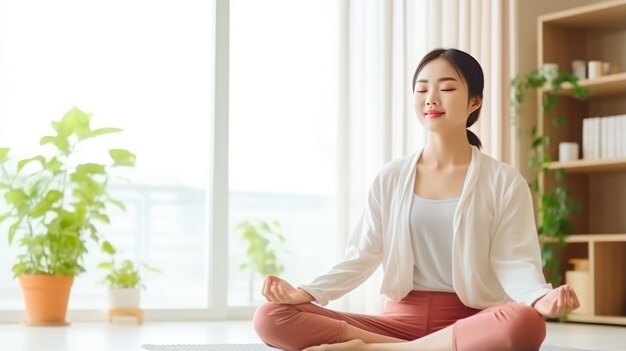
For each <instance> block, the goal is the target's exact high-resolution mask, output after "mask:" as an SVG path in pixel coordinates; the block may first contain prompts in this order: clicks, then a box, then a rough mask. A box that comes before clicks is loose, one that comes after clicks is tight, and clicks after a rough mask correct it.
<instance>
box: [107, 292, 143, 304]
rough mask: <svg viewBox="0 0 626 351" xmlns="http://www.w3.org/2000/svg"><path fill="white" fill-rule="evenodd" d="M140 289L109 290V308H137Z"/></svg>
mask: <svg viewBox="0 0 626 351" xmlns="http://www.w3.org/2000/svg"><path fill="white" fill-rule="evenodd" d="M140 298H141V289H139V288H109V308H111V309H113V308H139V301H140Z"/></svg>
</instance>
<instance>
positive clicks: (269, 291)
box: [265, 279, 278, 302]
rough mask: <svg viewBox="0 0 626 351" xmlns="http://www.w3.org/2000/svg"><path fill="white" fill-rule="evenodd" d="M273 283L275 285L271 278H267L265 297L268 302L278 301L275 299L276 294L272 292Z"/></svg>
mask: <svg viewBox="0 0 626 351" xmlns="http://www.w3.org/2000/svg"><path fill="white" fill-rule="evenodd" d="M274 285H276V282H274V281H273V280H272V279H269V280H268V281H267V285H266V286H265V297H266V298H267V300H268V301H270V302H278V301H277V299H276V295H275V294H274V288H273V287H274Z"/></svg>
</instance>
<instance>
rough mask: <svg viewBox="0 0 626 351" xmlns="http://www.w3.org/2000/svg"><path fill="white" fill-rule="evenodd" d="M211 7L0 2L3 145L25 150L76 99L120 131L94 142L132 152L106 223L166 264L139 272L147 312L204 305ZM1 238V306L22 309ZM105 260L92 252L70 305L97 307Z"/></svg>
mask: <svg viewBox="0 0 626 351" xmlns="http://www.w3.org/2000/svg"><path fill="white" fill-rule="evenodd" d="M214 8H215V4H214V1H206V0H175V1H174V0H170V1H149V0H133V1H93V0H92V1H86V0H80V1H78V0H58V1H53V2H52V1H45V0H39V1H35V0H25V1H2V2H1V3H0V145H3V146H4V145H8V146H11V147H12V148H13V149H14V150H15V151H16V152H19V153H23V154H24V155H31V154H33V153H34V152H36V151H37V150H38V149H37V150H36V149H35V146H36V145H37V143H38V141H39V137H40V136H41V135H42V134H43V133H44V132H48V131H51V127H50V121H51V120H57V119H59V118H61V117H62V116H63V114H64V113H65V112H66V111H67V110H69V108H71V107H72V106H77V107H78V108H80V109H82V110H84V111H86V112H90V113H93V124H94V126H101V127H102V126H113V127H119V128H122V129H124V132H123V133H121V134H119V135H117V136H107V137H106V138H107V140H103V141H102V142H103V143H106V146H109V145H114V146H119V147H124V148H128V149H129V150H131V151H133V152H134V153H136V154H137V166H136V167H135V168H134V169H131V170H130V171H128V172H124V174H123V176H124V177H126V178H127V180H128V181H126V182H120V183H116V184H114V185H113V189H112V191H113V193H114V194H115V195H116V196H117V197H118V198H119V199H121V200H123V201H125V202H126V205H127V207H128V210H127V212H125V213H124V212H121V211H119V212H115V211H112V212H113V214H114V216H113V217H112V219H111V221H112V225H111V226H109V227H106V228H104V230H105V232H106V233H108V235H109V237H110V239H111V241H112V242H113V243H114V244H116V245H117V246H119V247H120V248H121V249H122V250H123V252H124V253H125V254H126V255H127V256H128V257H130V258H134V259H137V260H140V261H145V262H147V263H150V264H151V265H153V266H156V267H158V268H160V269H161V270H162V271H163V273H162V274H158V275H151V274H146V276H145V277H146V285H147V286H148V289H146V290H145V291H144V292H143V297H142V305H143V306H144V307H145V308H206V307H207V301H208V300H209V299H208V294H209V293H208V291H207V283H206V282H207V277H208V272H207V263H206V262H207V255H208V249H207V245H206V243H207V240H206V239H207V235H208V233H209V229H208V223H207V218H208V210H207V199H208V197H209V196H211V194H209V193H208V189H209V179H210V172H211V171H212V170H211V169H209V164H210V160H211V157H212V123H213V101H212V97H213V86H214V82H213V80H214V78H213V74H214V72H213V71H214V64H213V60H214V43H213V41H214V35H215V33H214V26H215V23H214ZM26 19H27V20H26ZM34 24H35V25H34ZM103 139H104V137H103ZM94 141H96V140H94ZM5 240H6V238H4V237H3V240H2V244H1V245H0V257H2V259H1V260H0V310H12V309H21V308H22V306H23V304H22V302H21V293H20V290H19V287H18V283H17V280H13V279H12V276H11V272H10V267H11V265H12V263H11V260H10V258H8V257H7V248H6V245H5V243H6V241H5ZM104 259H105V257H104V256H102V257H99V252H98V251H97V250H92V251H91V252H90V254H89V257H88V260H87V262H86V264H87V273H85V274H83V275H81V276H79V277H78V278H77V279H76V280H75V283H74V288H73V290H72V298H71V299H70V306H69V307H70V309H93V308H94V306H104V304H105V302H104V292H105V290H106V288H105V287H104V286H103V285H99V284H98V282H99V281H100V280H101V279H102V277H103V273H102V272H99V271H98V270H97V268H96V265H97V263H99V262H100V261H102V260H104ZM172 286H176V287H177V289H178V291H179V292H178V293H176V294H172V293H171V291H172V290H171V289H172V288H171V287H172ZM96 308H98V307H96Z"/></svg>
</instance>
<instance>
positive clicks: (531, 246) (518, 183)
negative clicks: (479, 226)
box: [490, 177, 552, 305]
mask: <svg viewBox="0 0 626 351" xmlns="http://www.w3.org/2000/svg"><path fill="white" fill-rule="evenodd" d="M502 200H503V202H502V208H501V216H500V220H499V223H497V226H496V230H495V233H494V234H493V239H492V243H491V251H490V260H491V266H492V269H493V271H494V273H495V274H496V276H497V277H498V280H499V281H500V284H501V285H502V288H503V289H504V290H505V292H506V293H507V294H508V295H509V297H511V298H512V299H513V300H515V301H516V302H520V303H524V304H527V305H530V304H531V303H532V302H534V301H536V300H537V299H538V298H539V297H540V296H543V295H545V294H547V293H548V292H550V291H551V290H552V287H551V286H550V285H549V284H546V281H545V278H544V276H543V272H542V262H541V250H540V247H539V237H538V235H537V228H536V225H535V216H534V213H533V204H532V197H531V194H530V189H529V188H528V185H527V184H526V182H525V181H523V179H522V178H521V177H519V178H517V179H516V180H515V183H514V184H513V185H512V186H511V187H510V188H509V190H508V191H507V193H506V194H505V195H504V197H503V199H502Z"/></svg>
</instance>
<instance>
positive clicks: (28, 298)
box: [0, 107, 135, 325]
mask: <svg viewBox="0 0 626 351" xmlns="http://www.w3.org/2000/svg"><path fill="white" fill-rule="evenodd" d="M90 122H91V115H89V114H87V113H85V112H83V111H81V110H79V109H78V108H75V107H74V108H72V109H70V110H69V111H68V112H67V113H66V114H65V115H64V116H63V118H62V119H61V120H59V121H53V122H52V127H53V129H54V133H53V134H52V135H46V136H44V137H42V138H41V139H40V145H41V146H42V148H43V150H42V153H41V154H38V155H35V156H31V157H26V158H22V159H14V158H12V157H10V150H9V148H6V147H4V148H0V168H1V173H0V192H2V193H3V195H4V196H3V198H4V200H5V202H6V204H7V205H8V209H9V210H8V212H6V213H4V214H2V215H0V221H6V222H8V233H7V234H8V242H9V245H17V246H18V255H17V258H16V262H15V264H14V265H13V268H12V270H13V274H14V276H15V277H17V278H18V279H19V281H20V285H21V287H22V291H23V295H24V300H25V304H26V322H27V323H29V324H32V325H39V324H44V325H49V324H66V321H65V315H66V311H67V302H68V299H69V293H70V289H71V286H72V283H73V278H74V276H76V275H79V274H80V273H82V272H84V271H85V268H84V267H83V259H84V256H85V255H86V254H87V251H88V244H89V242H90V241H91V242H94V243H96V244H98V245H99V244H100V242H101V241H102V233H101V232H100V230H99V229H98V227H97V224H108V223H109V216H108V214H107V213H108V211H109V210H110V206H111V205H113V206H117V207H119V208H121V209H124V205H123V204H122V203H121V202H120V201H118V200H116V199H114V198H112V197H111V196H110V195H109V192H108V188H109V181H110V175H109V173H110V170H111V169H112V168H116V167H128V166H134V163H135V155H134V154H133V153H131V152H130V151H128V150H124V149H110V150H108V153H109V156H110V162H109V163H106V164H103V163H98V162H88V161H83V160H82V159H79V158H77V157H75V156H76V153H77V152H78V151H79V147H80V146H82V144H83V143H84V142H86V141H87V140H89V139H93V138H96V137H100V136H102V135H105V134H110V133H117V132H119V131H121V129H117V128H99V129H92V128H91V124H90ZM81 156H82V155H81Z"/></svg>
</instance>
